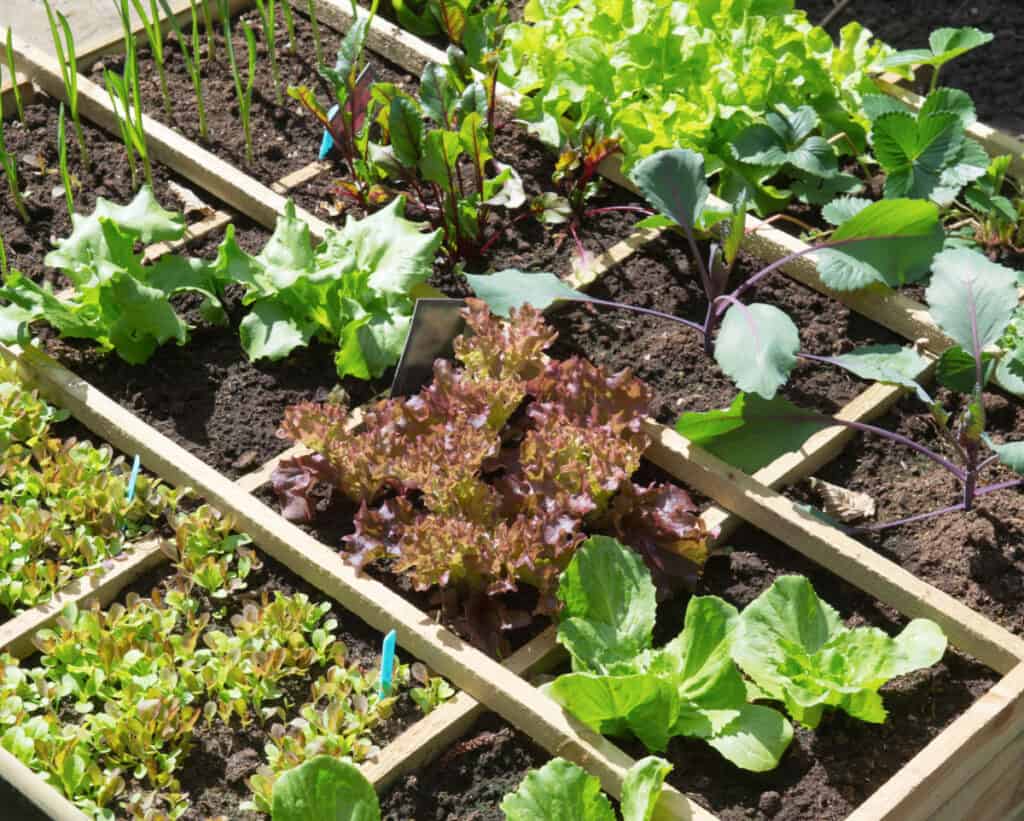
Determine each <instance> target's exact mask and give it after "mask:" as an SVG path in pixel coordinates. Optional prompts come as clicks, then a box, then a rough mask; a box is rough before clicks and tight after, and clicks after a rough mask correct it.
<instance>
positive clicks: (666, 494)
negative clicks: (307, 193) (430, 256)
mask: <svg viewBox="0 0 1024 821" xmlns="http://www.w3.org/2000/svg"><path fill="white" fill-rule="evenodd" d="M465 316H466V319H467V322H468V324H469V328H470V329H471V331H472V333H471V334H465V335H463V336H462V337H460V338H459V339H458V340H457V341H456V345H455V353H456V357H457V358H458V360H459V361H460V363H461V367H455V366H453V365H452V364H451V363H450V362H448V361H447V360H438V361H437V362H435V365H434V381H433V384H431V385H430V386H429V387H427V388H425V389H424V390H422V391H421V392H420V393H419V394H418V395H416V396H413V397H411V398H408V399H402V398H393V399H389V400H384V401H382V402H379V403H377V404H376V405H374V406H372V407H371V408H370V409H369V410H368V411H367V412H366V413H365V415H364V421H363V425H362V428H361V429H360V430H359V431H358V432H356V433H349V432H347V431H346V425H345V423H346V417H347V412H346V410H345V408H343V407H340V406H337V405H331V404H320V405H314V404H304V405H299V406H296V407H294V408H290V409H289V410H288V411H287V412H286V415H285V419H284V422H283V423H282V426H281V431H280V433H281V435H282V436H284V437H287V438H289V439H294V440H296V441H299V442H301V443H303V444H304V445H306V446H307V447H309V448H310V449H311V450H312V451H313V453H311V454H310V455H306V456H300V457H298V458H293V459H288V460H285V461H283V462H282V463H281V465H280V466H279V467H278V469H277V470H276V471H275V472H274V476H273V484H274V489H275V491H276V492H277V494H278V496H279V498H280V500H281V503H282V505H283V509H284V514H285V516H287V517H289V518H292V519H299V520H302V519H308V518H310V517H311V516H312V515H313V510H314V507H315V502H314V492H315V491H316V489H317V488H318V487H320V486H323V485H324V484H326V485H329V486H333V487H335V488H337V489H338V490H340V491H341V492H342V493H344V494H345V495H346V496H347V497H349V498H350V499H352V500H354V501H356V502H358V503H359V504H360V505H361V507H360V511H359V513H358V515H357V516H356V522H355V524H356V530H355V533H354V534H352V535H351V536H348V537H346V539H345V542H346V548H347V550H348V551H349V561H350V562H351V563H353V564H354V565H356V566H363V565H365V564H366V563H368V562H370V561H373V560H377V559H387V560H389V561H390V563H391V566H392V567H393V569H394V570H397V571H399V572H403V573H407V574H408V575H409V577H410V579H411V581H412V583H413V585H414V587H416V588H417V589H419V590H428V589H430V588H433V587H435V586H437V587H441V588H446V589H449V590H450V591H452V592H453V593H454V595H455V596H456V597H457V598H458V599H459V600H460V601H461V603H462V605H463V614H464V617H465V626H466V629H467V630H469V632H470V634H471V635H472V637H473V638H474V640H476V641H478V642H479V643H482V644H487V645H489V646H492V645H493V644H495V643H496V642H498V639H499V635H500V634H499V631H498V629H497V628H498V627H499V626H501V627H513V626H517V625H522V624H524V623H526V622H528V621H529V616H528V615H527V614H526V613H524V612H519V611H509V610H506V609H505V606H504V603H503V601H502V600H501V598H500V597H501V595H502V594H504V593H507V592H511V591H515V590H517V589H518V588H519V586H520V585H521V584H525V585H528V586H529V587H532V588H534V589H535V590H536V591H537V593H538V601H537V605H536V610H537V611H538V612H542V613H550V612H552V611H553V609H554V608H555V606H556V602H555V599H554V592H555V586H556V584H557V578H558V574H559V573H560V572H561V571H562V570H563V569H564V568H565V566H566V564H567V563H568V561H569V558H570V557H571V555H572V553H573V551H574V550H575V548H576V546H577V545H578V544H579V543H580V542H581V541H582V540H583V538H584V532H585V530H589V529H597V530H605V531H607V532H612V533H616V534H618V535H619V536H620V537H621V538H623V539H626V540H627V541H628V542H629V543H630V544H631V545H632V546H633V547H635V548H636V549H638V550H639V551H640V552H641V553H643V555H644V556H645V557H646V558H647V560H648V561H649V562H650V563H651V564H652V566H654V567H655V568H656V569H657V570H658V571H659V578H660V579H661V580H662V581H664V582H666V583H667V582H668V579H669V577H673V576H674V577H677V580H678V577H681V578H682V579H683V580H686V581H689V582H690V583H691V584H692V583H693V582H694V581H695V578H696V576H697V574H698V573H699V570H700V568H701V566H702V565H703V562H704V559H705V557H706V555H707V549H706V545H705V538H706V536H707V533H706V532H705V530H704V528H703V525H702V524H701V522H700V520H699V518H698V517H697V516H696V508H695V506H694V505H693V503H692V501H691V500H690V498H689V497H688V496H687V495H686V493H684V492H683V491H682V490H680V489H679V488H677V487H675V486H674V485H652V486H650V487H639V486H636V485H634V484H633V483H632V482H631V481H630V477H631V475H632V474H633V472H634V471H635V470H636V469H637V468H638V467H639V465H640V458H641V456H642V454H643V452H644V450H645V449H646V448H647V446H648V444H649V440H648V439H647V436H646V435H645V434H644V433H643V431H642V427H641V422H642V420H643V418H644V417H645V416H646V414H647V403H648V390H647V388H646V387H645V386H644V385H643V383H641V382H640V381H639V380H637V379H635V378H634V377H633V376H632V375H631V374H630V373H629V372H628V371H623V372H622V373H619V374H609V373H607V372H605V371H604V370H603V369H602V368H599V367H595V366H593V365H591V364H590V363H588V362H586V361H585V360H581V359H577V358H573V359H570V360H567V361H564V362H559V361H550V362H545V360H544V357H543V350H544V349H545V348H546V347H547V346H548V345H550V344H551V342H552V341H553V340H554V338H555V333H554V332H553V331H552V330H551V329H550V328H549V327H548V326H547V325H546V324H545V323H544V321H543V319H542V317H541V316H540V314H539V313H538V312H536V311H534V310H532V309H528V308H527V309H523V310H522V311H519V312H513V315H512V317H511V318H510V319H509V321H508V322H503V321H500V320H498V319H496V318H494V317H492V316H491V315H490V313H489V311H488V310H487V308H486V306H485V305H484V304H483V303H481V302H479V301H476V300H472V301H470V304H469V308H468V309H467V310H466V312H465ZM524 403H525V405H524ZM521 406H523V407H521ZM451 615H452V616H453V617H455V618H457V617H458V616H457V613H456V612H454V611H453V612H452V614H451Z"/></svg>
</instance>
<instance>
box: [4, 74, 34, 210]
mask: <svg viewBox="0 0 1024 821" xmlns="http://www.w3.org/2000/svg"><path fill="white" fill-rule="evenodd" d="M0 79H2V78H0ZM0 165H2V166H3V168H4V174H6V176H7V185H8V186H9V187H10V189H11V199H12V200H13V201H14V208H15V210H16V211H17V212H18V216H19V217H21V219H22V221H23V222H26V223H27V222H28V221H29V217H28V211H27V210H26V209H25V200H24V199H23V198H22V196H21V189H20V188H19V187H18V161H17V160H16V159H15V158H14V156H13V155H11V154H9V153H8V152H7V141H6V138H5V135H4V109H3V98H2V97H0Z"/></svg>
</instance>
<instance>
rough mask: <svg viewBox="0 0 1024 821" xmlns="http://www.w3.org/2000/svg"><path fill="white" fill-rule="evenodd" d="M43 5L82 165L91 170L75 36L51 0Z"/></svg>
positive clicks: (65, 18)
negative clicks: (79, 104)
mask: <svg viewBox="0 0 1024 821" xmlns="http://www.w3.org/2000/svg"><path fill="white" fill-rule="evenodd" d="M43 6H44V7H45V8H46V17H47V19H48V20H49V23H50V34H51V35H52V36H53V47H54V50H55V51H56V53H57V62H58V64H59V65H60V73H61V76H62V77H63V79H64V92H65V95H66V96H67V99H68V108H69V109H70V110H71V119H72V121H73V122H74V124H75V137H76V138H77V139H78V151H79V154H80V155H81V159H82V166H83V167H84V168H85V169H86V170H89V168H90V165H91V163H90V162H89V150H88V149H87V148H86V147H85V133H84V132H83V131H82V118H81V115H80V114H79V111H78V57H77V55H76V54H75V38H74V36H73V35H72V34H71V26H70V25H69V24H68V18H67V17H65V16H64V15H63V13H61V12H59V11H58V12H57V14H56V17H55V16H54V13H53V9H52V8H50V0H43ZM58 22H59V24H60V25H59V26H58ZM62 35H63V37H62Z"/></svg>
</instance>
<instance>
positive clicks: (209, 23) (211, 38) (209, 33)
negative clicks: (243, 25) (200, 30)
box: [190, 0, 217, 62]
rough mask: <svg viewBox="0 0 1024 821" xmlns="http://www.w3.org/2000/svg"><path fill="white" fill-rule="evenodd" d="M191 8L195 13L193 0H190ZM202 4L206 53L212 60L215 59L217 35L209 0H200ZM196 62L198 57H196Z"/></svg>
mask: <svg viewBox="0 0 1024 821" xmlns="http://www.w3.org/2000/svg"><path fill="white" fill-rule="evenodd" d="M190 2H191V3H192V6H193V9H192V13H193V15H194V14H195V2H194V0H190ZM200 2H201V3H202V4H203V25H204V26H205V27H206V53H207V56H208V57H209V58H210V59H211V60H212V61H214V62H216V61H217V37H216V30H215V28H214V25H213V14H212V13H211V12H210V0H200ZM197 62H198V58H197Z"/></svg>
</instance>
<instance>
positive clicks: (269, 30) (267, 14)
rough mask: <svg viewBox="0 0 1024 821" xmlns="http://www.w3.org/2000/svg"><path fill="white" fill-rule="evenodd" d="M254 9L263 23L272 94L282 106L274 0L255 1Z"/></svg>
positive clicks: (282, 96) (282, 97)
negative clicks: (272, 86)
mask: <svg viewBox="0 0 1024 821" xmlns="http://www.w3.org/2000/svg"><path fill="white" fill-rule="evenodd" d="M256 8H257V9H258V10H259V13H260V20H262V21H263V36H264V37H265V38H266V40H267V53H268V54H269V55H270V78H271V80H272V81H273V83H274V94H275V96H276V97H277V104H278V105H284V95H282V94H281V78H280V74H279V71H278V68H277V29H276V27H277V8H276V0H256Z"/></svg>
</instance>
